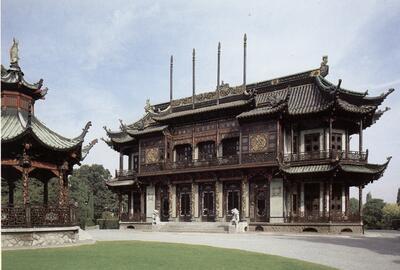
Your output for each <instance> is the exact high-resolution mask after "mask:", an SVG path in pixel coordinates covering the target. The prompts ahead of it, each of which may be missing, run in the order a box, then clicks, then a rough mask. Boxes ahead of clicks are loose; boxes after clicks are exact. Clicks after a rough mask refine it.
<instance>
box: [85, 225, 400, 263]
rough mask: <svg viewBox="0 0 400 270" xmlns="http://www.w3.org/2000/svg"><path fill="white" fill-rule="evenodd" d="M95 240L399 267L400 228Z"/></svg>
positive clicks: (118, 233)
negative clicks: (335, 233) (348, 232)
mask: <svg viewBox="0 0 400 270" xmlns="http://www.w3.org/2000/svg"><path fill="white" fill-rule="evenodd" d="M87 232H88V233H89V234H90V235H92V237H93V238H94V239H95V240H99V241H111V240H142V241H159V242H173V243H186V244H200V245H209V246H214V247H224V248H237V249H243V250H248V251H256V252H262V253H268V254H274V255H280V256H285V257H290V258H296V259H300V260H305V261H310V262H315V263H319V264H324V265H328V266H333V267H336V268H339V269H346V270H347V269H348V270H353V269H354V270H358V269H362V270H369V269H371V270H375V269H379V270H386V269H388V270H389V269H396V270H398V269H400V232H368V233H367V234H366V235H365V236H328V235H304V234H301V235H296V234H286V235H285V234H282V235H278V234H268V233H247V234H219V233H167V232H140V231H134V230H88V231H87Z"/></svg>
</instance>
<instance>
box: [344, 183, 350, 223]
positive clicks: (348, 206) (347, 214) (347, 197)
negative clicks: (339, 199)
mask: <svg viewBox="0 0 400 270" xmlns="http://www.w3.org/2000/svg"><path fill="white" fill-rule="evenodd" d="M349 189H350V188H349V186H348V185H346V209H345V210H346V213H345V215H346V216H349V209H350V190H349Z"/></svg>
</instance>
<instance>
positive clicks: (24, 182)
mask: <svg viewBox="0 0 400 270" xmlns="http://www.w3.org/2000/svg"><path fill="white" fill-rule="evenodd" d="M22 186H23V197H24V204H29V202H30V201H29V169H28V168H23V169H22Z"/></svg>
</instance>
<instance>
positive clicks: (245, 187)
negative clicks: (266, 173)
mask: <svg viewBox="0 0 400 270" xmlns="http://www.w3.org/2000/svg"><path fill="white" fill-rule="evenodd" d="M241 199H242V203H241V205H242V211H241V212H242V215H241V217H242V218H241V219H243V220H246V219H247V218H249V180H248V176H247V174H245V175H244V177H243V180H242V198H241Z"/></svg>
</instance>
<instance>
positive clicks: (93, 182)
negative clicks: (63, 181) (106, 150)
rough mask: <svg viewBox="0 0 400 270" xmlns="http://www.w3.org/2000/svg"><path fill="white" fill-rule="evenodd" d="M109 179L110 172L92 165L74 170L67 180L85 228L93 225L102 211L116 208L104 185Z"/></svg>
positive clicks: (100, 166) (109, 192)
mask: <svg viewBox="0 0 400 270" xmlns="http://www.w3.org/2000/svg"><path fill="white" fill-rule="evenodd" d="M110 177H111V174H110V172H109V171H108V170H107V169H105V168H104V167H103V166H102V165H97V164H93V165H90V166H89V165H83V166H81V167H80V168H79V169H76V170H74V172H73V174H72V176H71V177H70V179H69V181H70V185H71V187H70V194H71V198H72V199H73V200H74V201H75V202H77V204H78V207H79V209H80V218H81V219H84V220H85V223H86V226H92V225H94V224H95V223H94V221H95V220H96V219H98V218H101V217H102V213H103V212H104V211H106V210H112V211H115V210H116V208H117V206H116V204H117V200H116V198H115V195H114V194H113V193H112V192H111V191H110V190H109V189H108V188H107V186H106V184H105V180H106V179H109V178H110Z"/></svg>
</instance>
